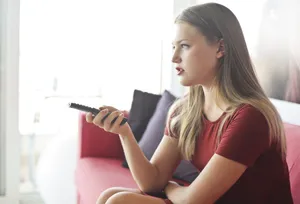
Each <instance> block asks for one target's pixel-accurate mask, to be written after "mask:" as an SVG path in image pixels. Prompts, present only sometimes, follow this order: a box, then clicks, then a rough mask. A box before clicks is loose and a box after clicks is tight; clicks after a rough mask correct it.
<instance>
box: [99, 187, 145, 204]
mask: <svg viewBox="0 0 300 204" xmlns="http://www.w3.org/2000/svg"><path fill="white" fill-rule="evenodd" d="M120 192H132V193H138V192H139V191H138V190H135V189H126V188H118V187H112V188H108V189H106V190H105V191H103V192H102V193H101V194H100V196H99V197H98V200H97V202H96V204H105V203H106V201H107V200H108V199H109V198H110V197H112V196H113V195H115V194H117V193H120Z"/></svg>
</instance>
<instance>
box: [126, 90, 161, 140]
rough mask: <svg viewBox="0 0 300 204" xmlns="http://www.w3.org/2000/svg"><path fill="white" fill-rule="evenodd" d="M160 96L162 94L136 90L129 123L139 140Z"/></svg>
mask: <svg viewBox="0 0 300 204" xmlns="http://www.w3.org/2000/svg"><path fill="white" fill-rule="evenodd" d="M160 98H161V95H160V94H158V95H157V94H152V93H147V92H143V91H140V90H136V89H135V90H134V93H133V99H132V103H131V108H130V112H129V118H128V124H129V126H130V127H131V130H132V132H133V134H134V137H135V139H136V141H137V142H138V141H140V139H141V138H142V136H143V134H144V132H145V130H146V127H147V125H148V123H149V120H150V119H151V117H152V115H153V113H154V111H155V109H156V106H157V103H158V101H159V100H160Z"/></svg>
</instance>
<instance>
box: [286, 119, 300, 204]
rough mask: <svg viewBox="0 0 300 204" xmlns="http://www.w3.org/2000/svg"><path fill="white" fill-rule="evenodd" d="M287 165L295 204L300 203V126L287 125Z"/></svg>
mask: <svg viewBox="0 0 300 204" xmlns="http://www.w3.org/2000/svg"><path fill="white" fill-rule="evenodd" d="M284 126H285V133H286V140H287V164H288V167H289V172H290V183H291V191H292V195H293V199H294V203H300V148H299V144H300V126H296V125H290V124H285V125H284Z"/></svg>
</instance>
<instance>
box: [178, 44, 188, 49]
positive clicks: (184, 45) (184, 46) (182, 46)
mask: <svg viewBox="0 0 300 204" xmlns="http://www.w3.org/2000/svg"><path fill="white" fill-rule="evenodd" d="M180 46H181V48H189V47H190V46H189V45H187V44H181V45H180Z"/></svg>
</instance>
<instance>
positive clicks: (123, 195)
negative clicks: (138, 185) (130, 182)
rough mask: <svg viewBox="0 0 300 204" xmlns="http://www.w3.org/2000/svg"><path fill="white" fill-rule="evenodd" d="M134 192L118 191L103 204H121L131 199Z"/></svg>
mask: <svg viewBox="0 0 300 204" xmlns="http://www.w3.org/2000/svg"><path fill="white" fill-rule="evenodd" d="M134 195H135V193H132V192H119V193H116V194H114V195H112V196H111V197H110V198H109V199H108V200H107V201H106V203H105V204H121V203H128V202H130V201H132V199H133V197H134Z"/></svg>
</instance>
